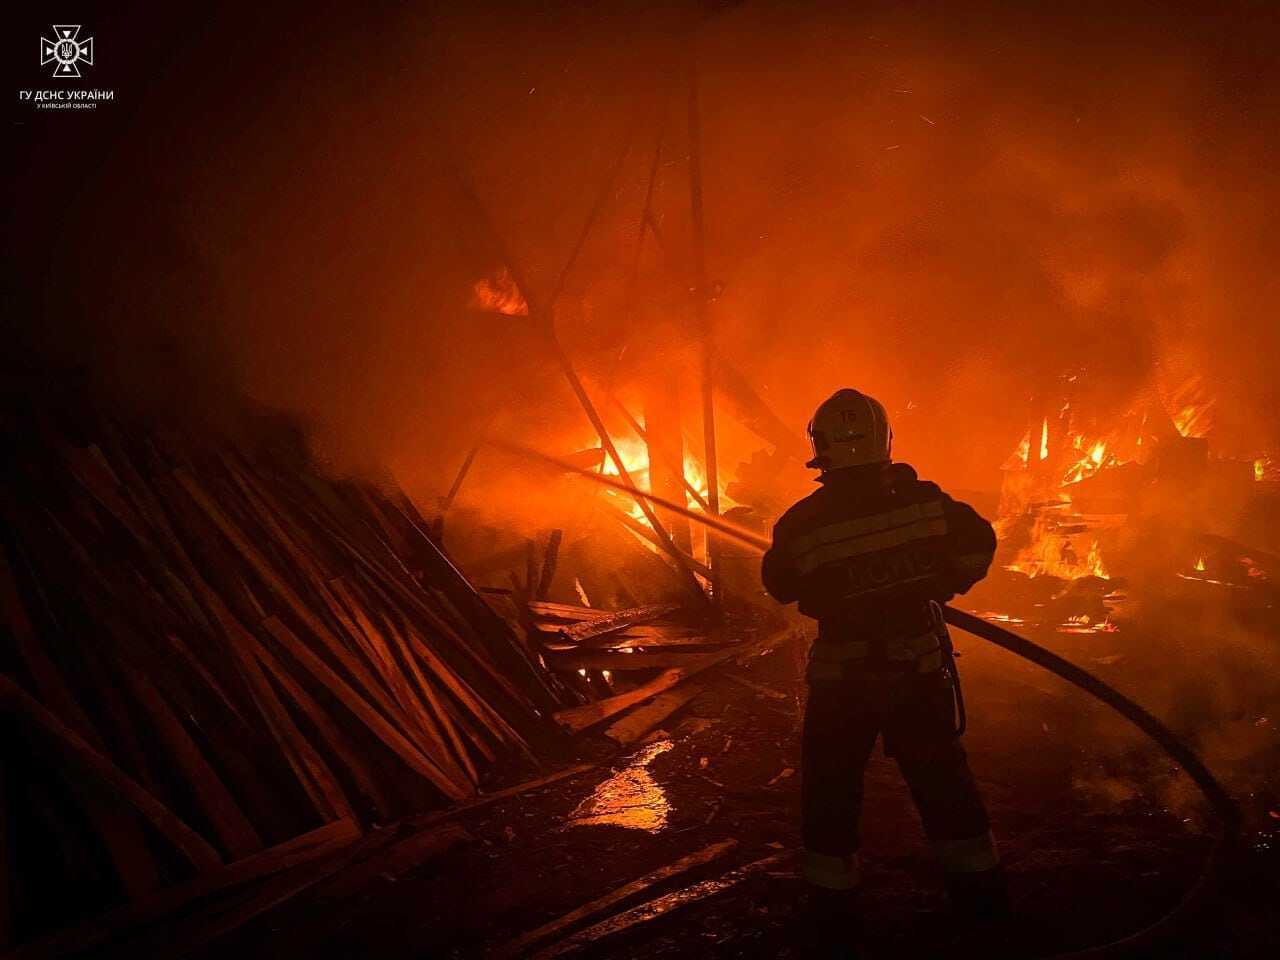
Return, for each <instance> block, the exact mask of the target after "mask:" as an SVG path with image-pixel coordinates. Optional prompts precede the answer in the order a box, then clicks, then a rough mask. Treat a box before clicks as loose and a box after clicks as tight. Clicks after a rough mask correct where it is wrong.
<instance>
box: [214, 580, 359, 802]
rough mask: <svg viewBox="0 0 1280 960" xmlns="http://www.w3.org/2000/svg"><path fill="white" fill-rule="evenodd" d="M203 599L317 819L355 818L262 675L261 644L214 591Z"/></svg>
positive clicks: (259, 711)
mask: <svg viewBox="0 0 1280 960" xmlns="http://www.w3.org/2000/svg"><path fill="white" fill-rule="evenodd" d="M205 602H206V604H208V606H209V609H210V611H211V612H212V613H213V615H214V617H215V618H216V619H217V620H218V622H219V624H220V625H221V626H222V629H223V631H224V633H225V636H226V638H227V643H228V645H229V646H230V648H231V650H232V652H233V653H234V655H235V658H236V661H237V663H238V664H239V666H240V672H241V674H242V675H243V676H244V679H245V682H246V684H247V685H248V688H249V692H250V696H252V697H253V699H254V703H255V705H256V706H257V708H258V713H259V714H260V715H261V716H262V719H263V721H264V722H265V723H266V725H267V729H268V730H269V731H270V732H271V735H272V737H273V738H274V739H275V742H276V744H277V746H278V747H279V748H280V751H281V753H283V754H284V757H285V760H287V761H288V763H289V767H290V769H292V770H293V775H294V777H295V779H296V780H297V781H298V785H299V786H301V787H302V789H303V792H304V793H306V795H307V798H308V799H309V800H310V801H311V805H312V807H313V808H314V809H315V811H316V813H317V814H319V816H320V819H321V820H339V819H342V818H343V817H354V812H353V811H352V810H351V804H350V803H349V802H348V801H347V798H346V795H345V794H344V793H343V791H342V786H341V785H340V784H339V783H338V780H337V778H336V777H335V776H334V775H333V771H332V770H330V769H329V767H328V765H327V764H325V762H324V760H323V759H322V758H321V756H320V754H319V753H317V752H316V750H315V748H314V747H313V746H312V745H311V744H310V742H308V740H307V738H306V737H304V736H303V735H302V731H301V730H299V729H298V725H297V724H296V723H294V722H293V718H292V717H291V716H290V715H289V711H288V710H286V709H285V708H284V704H282V703H281V702H280V699H279V698H278V697H277V696H276V692H275V689H274V688H273V687H272V686H271V684H270V683H269V682H268V681H267V678H266V677H265V676H264V675H263V673H262V667H261V665H260V664H259V662H258V658H257V651H258V648H259V647H260V646H261V645H260V644H259V643H258V639H257V638H256V637H255V636H254V635H253V634H251V633H250V632H249V631H248V629H247V628H246V627H245V626H244V625H243V624H241V623H240V621H239V620H238V619H236V617H235V615H234V614H232V612H231V611H230V610H229V609H227V607H226V605H225V604H224V603H223V602H222V599H221V598H220V597H219V596H218V595H217V594H215V593H213V592H212V591H210V592H209V594H208V596H207V597H206V601H205Z"/></svg>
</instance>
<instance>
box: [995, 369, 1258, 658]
mask: <svg viewBox="0 0 1280 960" xmlns="http://www.w3.org/2000/svg"><path fill="white" fill-rule="evenodd" d="M1066 382H1068V383H1072V384H1073V383H1074V382H1075V378H1067V381H1066ZM1214 406H1215V405H1214V401H1213V398H1212V397H1211V396H1210V395H1209V394H1208V393H1207V390H1206V387H1205V385H1204V383H1203V381H1202V380H1201V379H1200V378H1194V377H1193V378H1191V379H1189V380H1187V381H1186V382H1185V383H1183V384H1182V385H1180V386H1179V387H1178V388H1176V389H1174V390H1172V391H1169V393H1168V395H1167V396H1166V397H1165V399H1164V400H1163V401H1162V402H1159V403H1157V402H1155V401H1151V400H1146V401H1141V402H1139V403H1137V404H1136V405H1135V406H1134V407H1132V408H1131V409H1130V410H1129V411H1128V412H1127V413H1125V414H1124V415H1123V416H1121V417H1119V418H1118V419H1117V421H1116V423H1115V424H1114V425H1113V426H1111V427H1110V428H1107V429H1103V430H1098V429H1096V427H1093V426H1091V425H1092V424H1095V423H1096V422H1097V418H1096V417H1093V418H1084V417H1081V416H1080V415H1079V410H1078V409H1077V408H1076V406H1075V405H1073V401H1072V400H1071V399H1067V400H1065V401H1063V402H1062V403H1061V406H1060V409H1059V412H1058V414H1057V415H1056V416H1054V417H1050V416H1043V417H1040V418H1038V420H1037V421H1036V422H1034V423H1033V425H1032V426H1030V427H1028V429H1027V431H1026V433H1025V434H1024V436H1023V438H1022V440H1021V441H1020V442H1019V443H1018V445H1017V447H1016V448H1015V450H1014V452H1013V453H1012V454H1011V455H1010V457H1009V458H1008V460H1006V462H1005V463H1004V465H1003V469H1002V484H1001V493H1000V505H999V511H998V517H999V519H998V521H997V527H998V530H999V533H1000V547H1001V551H1000V554H999V556H998V558H997V559H998V561H1000V562H1001V566H1002V568H1003V570H1004V571H1005V572H1006V574H1007V575H1012V576H1005V577H1003V578H999V580H998V582H997V583H996V584H994V585H991V584H989V585H988V586H987V587H984V588H980V590H979V593H980V594H983V595H989V594H990V593H993V592H995V590H996V589H998V590H999V591H1000V592H1001V593H1002V594H1003V595H1004V596H1005V598H1006V601H1007V602H1010V603H1012V604H1013V605H1014V608H1015V609H1014V612H1013V613H1007V614H1003V615H1002V616H1003V617H1006V618H1008V619H1009V620H1010V622H1019V623H1021V622H1026V621H1027V620H1032V621H1035V622H1047V623H1051V624H1054V625H1056V626H1057V628H1058V629H1059V630H1061V631H1062V632H1066V633H1084V632H1099V631H1113V630H1115V629H1117V625H1116V619H1115V617H1116V615H1117V611H1118V608H1119V607H1121V606H1122V605H1123V603H1124V602H1125V601H1126V600H1127V599H1131V590H1132V588H1133V587H1134V586H1135V585H1142V586H1143V587H1144V589H1145V588H1149V587H1155V583H1154V582H1153V579H1152V578H1153V577H1154V578H1155V581H1158V583H1159V586H1158V587H1155V588H1156V589H1165V588H1168V587H1169V584H1170V582H1171V581H1176V580H1177V579H1181V580H1184V581H1197V582H1200V583H1206V584H1214V585H1218V586H1227V587H1239V588H1241V589H1248V588H1250V587H1255V588H1262V587H1263V586H1264V585H1265V584H1266V583H1267V581H1268V573H1267V567H1268V564H1267V563H1265V562H1264V563H1259V562H1255V559H1254V556H1255V555H1261V552H1260V551H1259V550H1257V549H1256V548H1255V549H1250V548H1248V547H1246V546H1244V545H1243V544H1242V543H1240V542H1238V541H1235V540H1234V539H1232V538H1231V537H1227V536H1223V534H1224V533H1226V532H1228V531H1230V532H1232V533H1235V532H1236V530H1234V529H1232V528H1231V523H1232V519H1231V518H1233V517H1240V516H1243V515H1246V514H1248V513H1249V512H1250V511H1253V512H1255V513H1256V512H1257V511H1259V510H1262V511H1269V512H1270V516H1271V517H1272V518H1273V519H1272V521H1271V522H1272V524H1274V522H1275V518H1277V517H1280V511H1277V509H1276V502H1277V501H1276V497H1275V494H1274V492H1273V491H1271V490H1270V489H1269V488H1268V487H1267V486H1264V485H1261V484H1260V483H1259V482H1258V481H1259V480H1261V478H1262V477H1263V476H1265V470H1262V471H1260V470H1259V469H1258V466H1257V465H1258V464H1259V463H1263V462H1266V458H1261V459H1255V460H1253V461H1246V460H1235V459H1230V458H1226V459H1214V458H1212V457H1211V456H1210V448H1209V442H1210V440H1209V437H1210V436H1211V432H1212V427H1213V422H1214V420H1213V411H1214ZM1086 425H1090V426H1086ZM1273 529H1274V527H1273ZM1157 532H1158V534H1159V538H1160V539H1161V540H1163V541H1168V540H1169V538H1170V537H1173V538H1174V539H1175V542H1163V543H1162V544H1161V548H1160V549H1159V550H1156V551H1153V550H1152V549H1151V546H1150V545H1151V544H1153V543H1154V542H1156V537H1157ZM1254 532H1255V533H1256V532H1257V531H1254ZM1209 541H1213V542H1214V544H1215V546H1214V549H1213V553H1214V555H1215V562H1214V569H1215V570H1217V571H1219V573H1221V576H1212V575H1207V574H1206V570H1207V567H1206V555H1205V548H1204V544H1205V543H1206V542H1209ZM1189 554H1190V555H1191V560H1190V561H1189V562H1188V561H1182V562H1179V561H1178V560H1177V559H1175V558H1176V557H1177V556H1179V555H1180V556H1184V557H1185V556H1187V555H1189ZM1224 554H1225V555H1224ZM1241 570H1243V571H1244V576H1240V575H1239V573H1240V571H1241ZM1225 571H1230V573H1229V574H1228V573H1226V572H1225ZM1037 581H1039V582H1037Z"/></svg>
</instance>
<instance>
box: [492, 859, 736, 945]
mask: <svg viewBox="0 0 1280 960" xmlns="http://www.w3.org/2000/svg"><path fill="white" fill-rule="evenodd" d="M737 845H738V841H736V840H720V841H717V842H716V843H712V844H708V845H707V846H705V847H703V848H702V849H701V850H699V851H697V852H696V853H691V854H689V855H688V856H686V857H681V858H680V859H679V860H676V861H674V862H673V863H669V864H667V865H666V866H665V867H659V868H658V869H657V870H653V871H651V872H649V873H646V874H645V875H644V876H643V877H638V878H636V879H635V880H632V881H631V882H630V883H625V884H623V885H622V886H621V887H618V888H617V889H616V890H611V891H610V892H609V893H606V894H605V895H604V896H602V897H598V898H596V899H595V900H592V901H591V902H589V903H585V904H583V905H582V906H580V907H578V908H577V909H576V910H570V911H569V912H568V913H566V914H565V915H564V916H562V917H558V918H556V919H555V920H552V921H551V922H550V923H545V924H543V925H542V926H540V927H538V928H537V929H536V930H530V931H529V932H528V933H525V934H522V935H521V936H519V937H516V938H515V939H514V940H512V941H511V942H509V943H506V944H504V945H502V946H501V947H499V948H497V949H496V950H495V951H494V952H493V953H492V954H491V956H492V957H493V958H494V960H506V958H511V957H518V956H522V955H523V954H524V953H525V951H526V950H528V948H529V947H530V946H532V945H533V944H535V943H537V942H539V941H540V940H546V939H547V938H548V937H552V936H555V935H556V934H558V933H562V932H563V931H565V930H568V929H569V928H570V927H573V926H575V925H576V924H577V923H578V922H579V921H581V920H585V919H587V918H588V917H592V916H595V915H596V914H598V913H603V912H604V911H605V910H608V909H609V908H610V907H612V906H613V905H614V904H617V903H621V902H622V901H623V900H626V899H628V898H630V897H634V896H635V895H636V894H638V893H643V892H644V891H646V890H649V889H650V888H652V887H654V886H656V885H657V884H659V883H663V882H664V881H666V880H669V879H671V878H672V877H677V876H679V875H680V874H682V873H688V872H689V871H690V870H693V869H695V868H697V867H701V866H705V865H706V864H708V863H710V862H711V861H713V860H716V859H718V858H720V857H722V856H724V855H725V854H726V853H728V852H729V851H730V850H732V849H733V848H734V847H736V846H737Z"/></svg>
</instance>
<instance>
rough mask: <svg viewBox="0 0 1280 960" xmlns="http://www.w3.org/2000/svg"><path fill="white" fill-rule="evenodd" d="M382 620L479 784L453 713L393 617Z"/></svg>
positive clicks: (457, 755)
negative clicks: (423, 669)
mask: <svg viewBox="0 0 1280 960" xmlns="http://www.w3.org/2000/svg"><path fill="white" fill-rule="evenodd" d="M379 620H380V622H381V625H382V628H383V632H384V634H385V635H386V636H387V637H389V638H390V640H389V645H390V646H392V647H394V649H395V651H396V653H397V655H398V658H399V662H401V663H403V664H404V665H405V667H406V668H407V669H408V671H409V676H410V678H411V679H412V680H413V682H414V683H415V684H416V685H417V688H418V690H420V691H421V692H422V695H423V697H424V698H425V700H426V704H427V706H428V707H429V708H430V710H431V714H432V716H433V717H434V718H435V720H436V722H437V723H438V724H439V726H440V729H441V730H443V731H444V735H445V736H446V737H447V738H448V740H449V743H450V744H451V745H452V747H453V750H454V754H455V759H456V760H457V761H458V762H459V763H461V764H462V766H463V768H464V769H465V771H466V774H467V776H468V777H469V778H470V780H471V782H472V784H478V783H479V782H480V773H479V771H477V770H476V768H475V765H474V764H473V763H472V762H471V756H470V754H469V753H468V752H467V748H466V745H465V744H464V743H463V742H462V736H461V734H459V732H458V725H457V724H456V723H454V720H453V717H452V715H451V711H450V710H449V709H448V707H447V705H446V704H445V702H444V701H443V700H442V699H441V697H440V695H439V693H438V692H437V691H436V688H435V684H433V683H432V682H431V679H430V678H429V677H427V676H426V675H425V674H424V673H423V672H422V667H421V665H420V664H419V662H418V658H417V657H416V656H415V655H414V653H413V650H412V648H411V646H410V644H409V641H408V640H407V639H406V638H405V636H404V635H403V633H402V632H401V631H400V629H399V628H398V627H397V626H396V624H395V623H394V622H393V621H392V618H391V617H389V616H383V617H380V618H379ZM485 752H486V759H488V760H489V761H490V762H493V761H494V760H496V759H497V758H496V757H495V756H494V755H493V754H492V753H489V752H488V751H485Z"/></svg>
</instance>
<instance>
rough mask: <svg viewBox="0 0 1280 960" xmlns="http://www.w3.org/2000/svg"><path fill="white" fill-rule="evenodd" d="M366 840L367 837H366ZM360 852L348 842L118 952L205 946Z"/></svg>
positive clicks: (181, 951)
mask: <svg viewBox="0 0 1280 960" xmlns="http://www.w3.org/2000/svg"><path fill="white" fill-rule="evenodd" d="M365 839H370V838H369V837H368V836H366V838H365ZM378 839H379V840H381V838H378ZM378 846H381V844H380V843H379V844H378ZM363 853H364V850H363V849H362V845H361V844H360V843H356V844H351V843H348V844H347V845H346V849H344V850H339V851H338V853H337V855H336V856H331V857H329V858H328V859H325V860H320V861H312V862H309V863H303V864H302V865H300V866H296V867H294V868H292V869H290V870H288V871H285V872H278V873H275V874H273V875H272V876H271V877H270V878H269V879H268V880H267V881H266V882H265V883H263V884H260V885H258V886H255V887H252V888H250V889H248V890H246V891H244V892H243V893H240V894H235V895H233V896H232V898H231V900H230V902H225V900H224V901H223V902H219V903H216V904H213V905H212V906H210V907H209V908H207V909H205V910H202V911H200V912H198V913H196V914H194V915H191V916H187V917H184V918H183V919H181V920H179V921H178V922H177V923H175V924H163V925H161V926H160V927H159V928H158V929H156V930H155V931H153V932H152V933H151V934H150V935H149V936H147V937H146V938H145V939H143V940H142V941H141V942H135V941H129V942H126V943H125V944H123V945H122V951H121V952H122V953H126V955H130V956H182V955H185V954H187V953H190V952H192V951H194V950H197V949H199V948H202V947H205V946H207V945H209V944H210V943H212V942H214V941H216V940H217V939H219V938H220V937H223V936H226V935H227V934H228V933H231V932H232V931H234V930H237V929H239V928H240V927H242V926H244V925H245V924H246V923H248V922H250V921H251V920H254V919H256V918H257V917H260V916H262V915H263V914H265V913H267V912H268V911H270V910H273V909H275V908H276V907H279V906H280V905H281V904H284V903H286V902H288V901H289V900H292V899H293V898H295V897H297V896H298V895H299V894H301V893H303V892H305V891H307V890H309V889H311V888H312V887H314V886H316V885H317V884H319V883H321V882H322V881H324V880H327V879H329V878H330V877H332V876H334V875H336V874H340V873H341V872H342V871H344V870H345V869H347V868H349V867H350V866H351V865H352V863H354V862H356V861H358V860H359V859H360V857H361V856H362V854H363Z"/></svg>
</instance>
